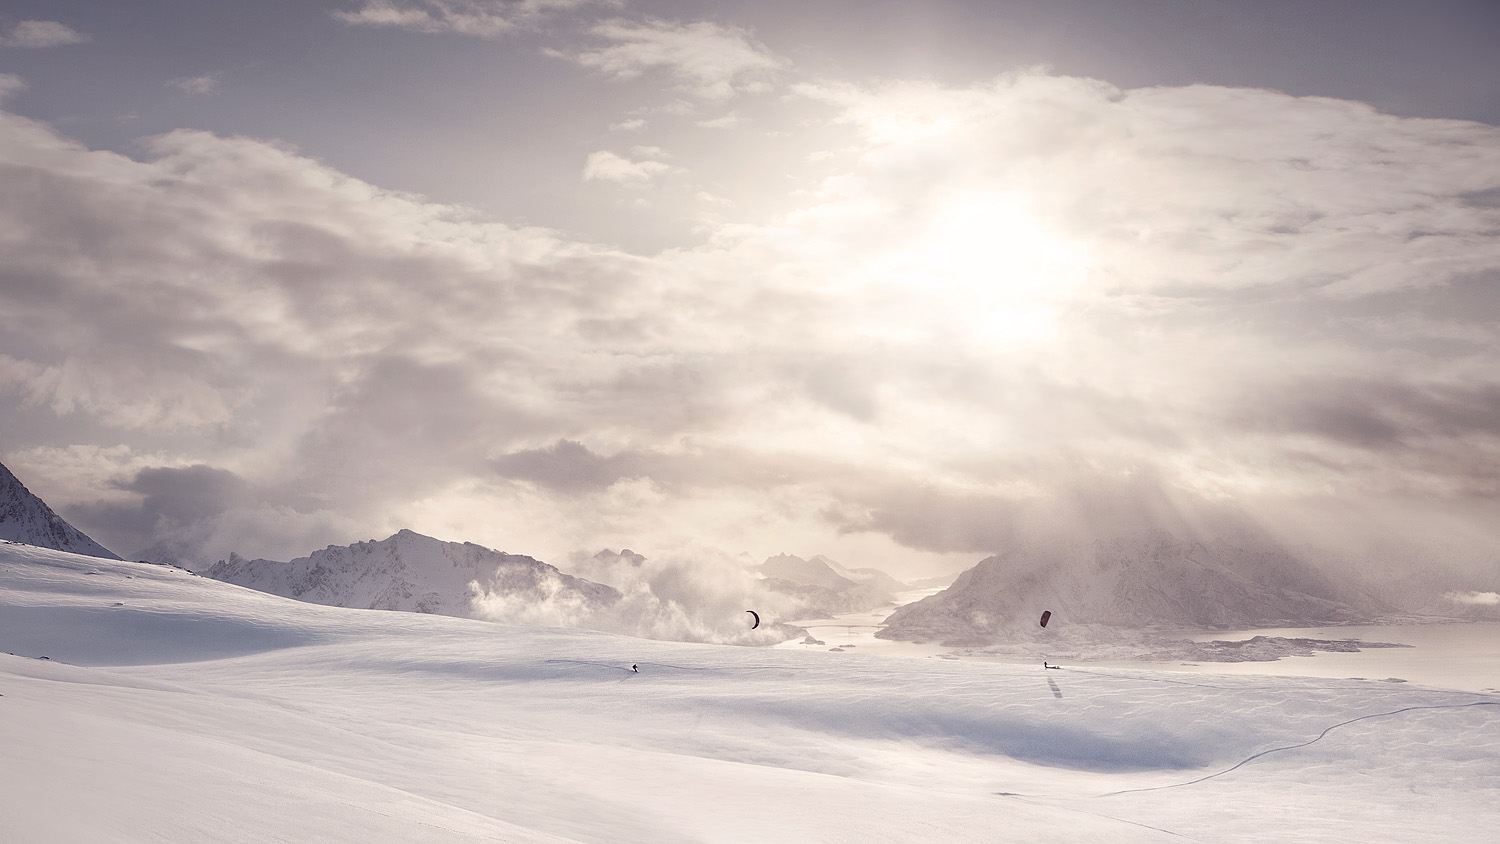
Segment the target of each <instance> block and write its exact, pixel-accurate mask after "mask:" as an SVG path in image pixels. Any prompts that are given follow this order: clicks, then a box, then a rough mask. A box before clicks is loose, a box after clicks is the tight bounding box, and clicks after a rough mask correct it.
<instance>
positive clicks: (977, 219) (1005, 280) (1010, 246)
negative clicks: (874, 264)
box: [881, 193, 1086, 345]
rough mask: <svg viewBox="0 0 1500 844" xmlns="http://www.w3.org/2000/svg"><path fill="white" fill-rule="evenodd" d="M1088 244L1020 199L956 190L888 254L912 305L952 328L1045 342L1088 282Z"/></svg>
mask: <svg viewBox="0 0 1500 844" xmlns="http://www.w3.org/2000/svg"><path fill="white" fill-rule="evenodd" d="M1085 259H1086V255H1085V250H1084V248H1083V247H1082V246H1081V245H1080V244H1076V243H1073V242H1071V241H1069V240H1068V239H1066V238H1064V237H1062V236H1061V235H1059V234H1058V233H1056V232H1055V231H1053V230H1051V229H1050V228H1049V227H1048V226H1047V225H1046V224H1045V222H1043V221H1041V220H1039V219H1038V218H1037V217H1036V216H1035V215H1034V214H1032V213H1031V212H1029V211H1028V210H1027V208H1026V204H1025V203H1024V202H1023V201H1021V200H1020V199H1018V198H1015V197H1011V196H1005V195H997V194H988V193H975V194H969V195H960V196H955V197H950V198H948V199H947V200H945V201H943V202H942V204H941V206H940V207H938V208H937V209H936V210H935V212H934V213H932V214H931V215H930V216H929V218H928V223H927V224H926V225H925V226H924V227H922V229H921V230H920V231H919V232H918V233H917V234H916V235H915V236H914V237H913V238H912V239H911V240H910V241H909V242H907V243H905V244H903V245H900V246H898V247H896V248H894V249H892V250H891V251H889V252H887V253H886V255H885V256H884V259H883V260H882V261H881V264H882V265H883V266H882V271H883V273H884V274H885V276H886V278H887V280H888V282H889V283H891V284H894V285H898V286H899V287H901V288H902V289H903V291H904V292H905V294H906V295H905V297H903V298H906V299H907V302H908V304H910V302H911V300H913V299H915V300H917V301H918V302H920V305H918V306H917V311H918V312H920V313H923V314H925V315H926V316H927V318H928V320H929V322H930V323H933V324H936V325H939V326H942V327H943V328H944V329H945V330H950V331H951V330H957V331H960V332H962V333H963V334H964V335H965V337H966V338H968V339H970V340H979V341H981V342H983V343H985V344H998V345H1012V344H1028V343H1039V342H1045V341H1047V340H1049V339H1051V338H1053V337H1054V336H1055V334H1056V331H1057V317H1058V314H1059V311H1060V306H1061V304H1062V302H1063V301H1064V300H1065V299H1066V298H1067V297H1068V296H1070V295H1071V294H1072V293H1074V292H1075V291H1076V290H1077V289H1078V286H1079V284H1080V282H1081V281H1082V278H1083V271H1084V267H1085Z"/></svg>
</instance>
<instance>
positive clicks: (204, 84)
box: [167, 73, 220, 97]
mask: <svg viewBox="0 0 1500 844" xmlns="http://www.w3.org/2000/svg"><path fill="white" fill-rule="evenodd" d="M219 83H220V75H219V74H217V73H209V74H204V75H203V76H179V77H177V78H176V79H173V80H171V81H169V82H168V83H167V87H169V88H175V89H177V90H178V91H180V92H182V93H183V94H186V95H187V96H189V97H204V96H208V95H210V94H217V93H218V92H219Z"/></svg>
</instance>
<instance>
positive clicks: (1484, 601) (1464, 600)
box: [1445, 592, 1500, 607]
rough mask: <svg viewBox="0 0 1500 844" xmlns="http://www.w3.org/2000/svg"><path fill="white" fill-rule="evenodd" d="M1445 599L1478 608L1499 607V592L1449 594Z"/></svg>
mask: <svg viewBox="0 0 1500 844" xmlns="http://www.w3.org/2000/svg"><path fill="white" fill-rule="evenodd" d="M1445 597H1447V599H1448V600H1450V601H1452V602H1453V603H1455V604H1471V605H1473V606H1480V607H1493V606H1500V592H1449V593H1448V594H1447V595H1446V596H1445Z"/></svg>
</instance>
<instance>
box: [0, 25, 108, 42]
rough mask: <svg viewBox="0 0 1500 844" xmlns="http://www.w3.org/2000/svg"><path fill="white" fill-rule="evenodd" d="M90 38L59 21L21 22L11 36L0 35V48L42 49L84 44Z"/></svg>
mask: <svg viewBox="0 0 1500 844" xmlns="http://www.w3.org/2000/svg"><path fill="white" fill-rule="evenodd" d="M88 40H89V36H87V35H84V34H83V33H81V32H78V31H77V30H75V29H73V28H72V27H70V26H68V25H67V24H65V23H59V22H57V21H21V22H20V23H18V24H16V25H15V27H13V28H12V29H11V31H10V34H9V35H0V47H17V48H21V49H41V48H44V47H66V46H68V45H70V44H82V43H84V42H86V41H88Z"/></svg>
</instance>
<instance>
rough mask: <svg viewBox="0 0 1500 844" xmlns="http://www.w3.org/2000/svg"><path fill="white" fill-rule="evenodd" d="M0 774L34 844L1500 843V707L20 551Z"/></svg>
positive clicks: (1, 642)
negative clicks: (532, 609) (733, 643)
mask: <svg viewBox="0 0 1500 844" xmlns="http://www.w3.org/2000/svg"><path fill="white" fill-rule="evenodd" d="M43 657H49V658H47V659H44V658H43ZM632 666H634V668H635V670H632ZM0 759H3V760H4V763H3V764H0V837H3V838H4V840H5V841H6V842H16V843H17V844H40V843H41V842H74V841H78V842H84V841H163V842H193V844H218V843H219V842H224V844H228V842H234V844H271V842H286V841H320V842H330V844H338V843H340V842H358V844H397V843H398V842H399V843H400V844H408V842H425V844H448V842H481V841H483V842H526V843H527V844H531V843H532V842H535V844H543V843H544V842H545V844H560V842H591V844H604V842H609V844H632V842H650V844H661V843H662V842H668V844H683V843H684V842H726V843H727V842H764V841H775V842H778V844H800V842H836V843H837V844H863V842H870V841H890V842H929V841H942V842H991V841H996V840H1005V841H1009V842H1048V843H1049V844H1057V842H1099V841H1108V842H1168V841H1182V840H1185V839H1186V840H1198V841H1234V842H1255V841H1263V842H1287V841H1330V842H1331V841H1361V842H1403V844H1411V842H1480V841H1488V840H1489V839H1490V837H1491V833H1492V832H1493V830H1494V829H1495V828H1497V825H1500V803H1497V802H1496V801H1495V800H1494V795H1495V794H1496V793H1500V698H1496V697H1494V696H1492V695H1481V694H1472V693H1464V692H1457V691H1451V690H1444V689H1432V688H1421V687H1416V686H1414V685H1412V684H1392V683H1381V682H1371V681H1355V680H1309V679H1295V678H1276V677H1254V676H1246V677H1238V676H1214V675H1185V674H1170V673H1164V672H1156V671H1149V670H1118V669H1117V670H1108V669H1094V670H1080V669H1071V668H1070V669H1065V670H1061V671H1044V670H1043V669H1041V668H1040V667H1032V666H1024V667H1023V666H1018V665H1004V664H995V663H984V662H968V661H959V662H953V661H946V660H920V659H894V658H884V659H883V658H879V657H868V656H862V655H860V654H855V653H828V652H818V653H806V652H787V651H776V650H763V649H748V648H732V647H722V646H711V645H685V644H678V643H669V642H656V641H647V640H640V639H630V638H625V637H620V636H613V635H608V634H602V633H593V632H587V631H579V630H556V629H534V628H532V629H528V628H521V627H510V626H505V625H497V624H485V623H481V622H477V621H472V620H467V619H457V618H447V617H441V616H432V615H422V614H417V613H387V612H370V611H363V610H353V609H341V608H335V607H325V606H318V605H314V604H307V603H302V602H297V601H291V600H287V599H284V598H280V597H277V596H273V595H268V594H264V593H260V592H255V591H251V590H247V589H242V588H239V587H235V586H232V585H229V584H225V583H219V582H215V581H212V580H208V579H205V578H201V577H197V576H194V575H192V574H190V573H187V572H185V571H181V570H178V569H172V568H166V567H161V566H151V565H145V564H140V563H129V562H118V561H110V560H102V559H95V558H88V557H81V556H77V555H73V554H67V553H63V552H58V551H51V550H45V549H39V548H34V547H29V546H22V545H0Z"/></svg>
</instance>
